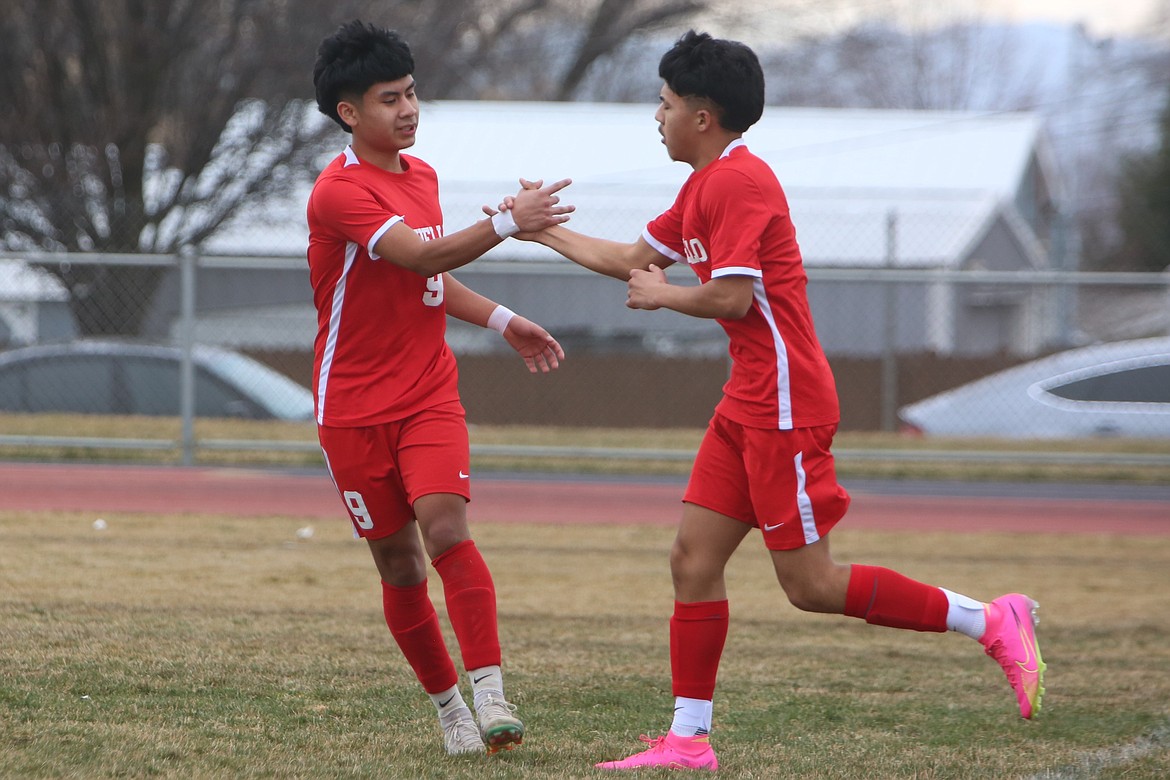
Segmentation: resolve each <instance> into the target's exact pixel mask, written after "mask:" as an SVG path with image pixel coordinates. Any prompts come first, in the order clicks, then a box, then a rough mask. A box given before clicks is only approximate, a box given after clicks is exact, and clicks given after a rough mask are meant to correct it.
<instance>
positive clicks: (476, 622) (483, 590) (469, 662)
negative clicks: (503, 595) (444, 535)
mask: <svg viewBox="0 0 1170 780" xmlns="http://www.w3.org/2000/svg"><path fill="white" fill-rule="evenodd" d="M431 565H433V566H434V567H435V571H437V572H438V573H439V576H440V577H441V578H442V580H443V596H444V598H445V599H446V603H447V615H448V617H449V618H450V619H451V627H452V628H453V629H454V630H455V638H456V639H458V640H459V650H460V653H461V654H462V656H463V668H465V669H478V668H480V667H481V666H499V665H500V635H499V629H498V628H497V625H496V588H495V585H494V584H493V582H492V575H491V572H490V571H488V567H487V563H485V562H484V560H483V556H481V555H480V554H479V550H478V549H477V548H476V546H475V542H474V541H472V540H471V539H466V540H464V541H462V542H460V543H459V544H456V545H455V546H453V547H451V548H450V549H448V550H446V551H445V552H443V553H442V554H440V555H439V556H438V557H436V558H435V559H434V560H433V561H431Z"/></svg>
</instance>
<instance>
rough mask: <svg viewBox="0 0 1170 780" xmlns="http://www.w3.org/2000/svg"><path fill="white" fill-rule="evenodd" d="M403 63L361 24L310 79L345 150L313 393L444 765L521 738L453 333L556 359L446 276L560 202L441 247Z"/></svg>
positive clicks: (445, 238)
mask: <svg viewBox="0 0 1170 780" xmlns="http://www.w3.org/2000/svg"><path fill="white" fill-rule="evenodd" d="M413 71H414V61H413V58H412V56H411V52H410V49H409V47H408V45H407V44H406V42H405V41H403V40H402V38H401V37H399V36H398V34H397V33H395V32H393V31H389V30H385V29H381V28H378V27H376V26H373V25H370V24H367V23H363V22H360V21H354V22H350V23H348V24H345V25H343V26H342V27H340V28H339V29H338V30H337V31H336V32H335V33H334V34H332V35H330V36H329V37H327V38H326V39H325V40H324V41H323V42H322V43H321V45H320V48H319V50H318V56H317V62H316V65H315V67H314V70H313V83H314V85H315V87H316V95H317V107H318V108H319V109H320V111H321V112H322V113H324V114H325V115H326V116H328V117H330V118H331V119H333V120H334V121H335V122H337V123H338V125H340V126H341V128H342V129H343V130H344V131H345V132H347V133H350V134H351V135H352V141H351V143H350V144H349V146H347V147H346V149H345V150H344V151H343V152H342V153H341V154H340V155H339V156H338V157H337V158H336V159H335V160H333V162H331V163H330V164H329V165H328V166H327V167H326V168H325V170H324V171H323V172H322V173H321V175H320V176H319V177H318V179H317V182H316V184H315V185H314V187H313V192H312V194H311V195H310V197H309V203H308V214H307V216H308V223H309V249H308V261H309V272H310V279H311V281H312V286H313V301H314V303H315V304H316V308H317V324H318V330H317V337H316V341H315V343H314V350H313V351H314V365H313V389H314V391H315V394H316V417H317V425H318V434H319V437H320V441H321V448H322V451H323V452H324V454H325V461H326V466H327V467H328V469H329V473H330V476H331V477H332V479H333V482H334V484H335V485H336V487H337V490H338V492H339V493H340V494H341V497H342V500H343V501H344V502H345V506H346V508H347V510H348V511H349V515H350V518H351V520H352V521H353V526H354V530H355V532H356V533H357V535H358V536H360V537H363V538H364V539H365V540H366V541H367V543H368V544H369V548H370V551H371V552H372V553H373V557H374V562H375V564H376V566H377V570H378V573H379V574H380V575H381V579H382V602H383V611H384V614H385V617H386V623H387V625H388V626H389V629H390V633H391V635H392V636H393V637H394V640H395V641H396V642H397V644H398V646H399V647H400V648H401V650H402V652H403V654H404V655H405V656H406V659H407V661H408V662H409V663H410V666H411V667H412V669H413V670H414V672H415V674H416V675H417V677H418V679H419V682H420V683H421V684H422V686H423V688H424V690H425V691H426V692H427V694H428V695H429V696H430V697H431V700H432V701H433V702H434V704H435V707H436V709H437V710H438V717H439V722H440V725H441V727H442V729H443V735H444V745H445V747H446V749H447V751H448V752H449V753H451V754H459V753H474V752H479V753H482V752H484V751H485V749H486V750H487V751H489V752H495V751H496V750H498V749H501V748H511V747H512V746H513V745H514V744H517V743H519V742H520V741H521V739H522V738H523V736H524V725H523V723H522V722H521V721H520V720H519V718H517V717H516V715H515V709H516V708H515V706H513V705H512V704H510V703H509V702H508V701H507V699H505V698H504V683H503V677H502V674H501V671H500V661H501V652H500V642H499V636H498V629H497V622H496V600H495V598H496V597H495V589H494V585H493V581H492V576H491V574H490V572H489V570H488V567H487V565H486V564H485V562H484V560H483V558H482V556H481V555H480V553H479V551H478V550H477V549H476V546H475V542H474V541H473V540H472V539H471V535H470V532H469V531H468V527H467V514H466V503H467V501H469V500H470V497H471V493H470V488H469V474H470V456H469V444H468V436H467V425H466V422H465V419H464V410H463V406H462V404H461V403H460V400H459V392H458V388H457V381H456V379H457V375H456V366H455V358H454V357H453V355H452V354H451V350H450V349H448V347H447V344H446V341H445V338H444V334H445V328H446V317H447V315H448V314H449V315H451V316H453V317H456V318H458V319H460V320H463V321H465V322H470V323H474V324H476V325H480V326H484V327H490V328H494V329H495V330H497V331H499V332H500V333H501V334H502V335H503V337H504V339H505V340H506V341H507V342H508V343H509V344H510V345H511V346H512V347H513V348H514V349H515V350H516V351H517V352H519V353H520V355H521V356H522V357H523V359H524V361H525V363H526V364H527V365H528V369H529V370H530V371H531V372H533V373H536V372H537V371H543V372H547V371H549V370H551V369H555V368H556V367H557V366H558V363H559V360H560V359H562V358H563V357H564V352H563V351H562V350H561V347H560V345H559V344H558V343H557V342H556V340H555V339H553V338H552V336H550V335H549V334H548V332H547V331H546V330H545V329H544V328H542V327H540V326H539V325H537V324H536V323H534V322H530V321H529V320H527V319H525V318H524V317H521V316H517V315H514V314H513V313H512V312H511V311H509V310H508V309H507V308H505V307H503V306H499V305H497V304H496V303H494V302H493V301H490V300H488V299H487V298H485V297H483V296H481V295H478V294H477V293H475V292H472V291H471V290H470V289H468V288H467V287H465V286H463V285H462V284H460V283H459V282H457V281H456V280H455V279H454V278H452V277H451V276H450V275H449V274H448V273H447V272H448V271H451V270H452V269H454V268H458V267H460V266H462V265H465V264H467V263H469V262H471V261H473V260H475V259H476V258H477V257H479V256H480V255H482V254H483V253H484V252H485V251H487V250H488V249H490V248H491V247H493V246H495V245H496V244H498V243H500V242H501V241H502V240H504V238H506V237H507V236H509V235H511V234H513V233H515V232H516V231H517V230H541V229H543V228H547V227H550V226H553V225H557V224H559V223H562V222H564V221H565V220H567V219H568V214H569V212H571V211H572V210H573V207H572V206H568V205H560V204H559V202H558V196H557V195H556V193H557V192H558V191H559V190H560V189H562V188H563V187H565V186H566V185H567V184H568V183H569V182H568V180H563V181H560V182H557V183H556V184H553V185H550V186H548V187H544V188H539V187H536V188H532V189H529V190H526V191H522V192H519V193H517V195H516V197H515V208H513V209H512V210H511V212H510V214H499V215H496V216H494V217H492V218H490V219H484V220H480V221H479V222H478V223H476V224H474V225H472V226H471V227H469V228H466V229H465V230H460V231H458V232H455V233H451V234H449V235H448V234H444V231H443V214H442V212H441V211H440V209H439V195H438V183H437V180H436V176H435V171H434V170H433V169H432V168H431V167H430V166H429V165H427V164H426V163H425V162H423V161H422V160H420V159H418V158H415V157H411V156H408V155H406V154H404V153H403V150H405V149H407V148H409V147H410V146H411V145H413V144H414V140H415V133H416V131H417V130H418V123H419V104H418V96H417V94H416V93H415V82H414V76H413V75H412V74H413ZM428 559H429V560H430V563H431V565H433V566H434V567H435V570H436V571H437V572H438V574H439V577H440V578H441V580H442V583H443V595H444V598H445V601H446V605H447V612H448V615H449V616H450V619H451V624H452V627H453V629H454V632H455V636H456V638H457V640H458V643H459V649H460V652H461V655H462V661H463V666H464V668H465V669H466V671H467V675H468V678H469V681H470V683H471V686H472V690H473V692H474V699H473V705H474V707H475V709H476V714H477V718H478V723H477V719H476V718H473V717H472V715H471V711H470V709H469V708H468V707H467V705H466V704H465V702H464V699H463V697H462V695H461V693H460V689H459V684H458V683H459V678H458V675H457V673H456V671H455V666H454V663H453V661H452V659H451V656H450V655H449V653H448V651H447V648H446V646H445V645H444V642H443V637H442V634H441V632H440V627H439V620H438V616H437V614H436V612H435V609H434V606H433V604H432V603H431V600H430V598H429V596H428V595H427V568H426V564H427V560H428Z"/></svg>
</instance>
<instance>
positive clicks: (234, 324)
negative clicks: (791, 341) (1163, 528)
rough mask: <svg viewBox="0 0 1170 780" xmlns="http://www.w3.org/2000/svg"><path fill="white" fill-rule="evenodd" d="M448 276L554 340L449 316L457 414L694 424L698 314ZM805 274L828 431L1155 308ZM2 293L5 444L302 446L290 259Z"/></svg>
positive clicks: (307, 373) (301, 273) (162, 267)
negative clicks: (554, 343) (825, 379)
mask: <svg viewBox="0 0 1170 780" xmlns="http://www.w3.org/2000/svg"><path fill="white" fill-rule="evenodd" d="M679 270H681V273H682V274H686V273H688V272H687V271H686V269H679ZM672 272H673V271H672ZM460 278H461V279H462V280H463V281H464V282H465V283H467V284H468V285H469V286H471V287H472V288H473V289H479V290H481V291H483V292H485V293H486V294H488V295H489V296H491V297H494V298H496V299H498V300H501V301H503V302H505V303H507V304H508V305H509V306H511V307H512V308H515V309H517V310H519V311H522V312H525V313H526V314H529V315H531V316H532V318H533V319H537V320H538V321H540V322H542V324H544V325H545V326H546V327H548V328H549V330H550V331H552V332H553V333H554V335H556V336H558V338H559V339H560V340H561V341H562V343H563V344H564V346H565V348H566V351H567V353H568V358H567V360H566V361H565V362H564V364H563V365H562V368H561V369H560V370H559V371H557V372H555V373H553V374H550V375H537V376H532V375H530V374H528V373H527V371H525V370H524V367H523V364H522V363H521V361H520V360H519V358H517V357H516V356H515V355H514V354H512V353H511V352H510V350H509V349H508V348H507V345H506V344H505V343H504V342H503V340H502V339H500V338H499V337H498V335H497V334H495V333H494V332H491V331H486V330H481V329H477V328H472V327H469V326H466V325H465V324H463V323H459V322H455V321H452V322H451V326H450V328H449V340H450V343H451V344H452V348H453V349H454V351H455V352H456V354H457V355H458V358H459V364H460V382H461V390H462V395H463V398H464V403H465V405H466V407H467V410H468V419H469V422H470V423H472V424H480V425H500V426H514V425H535V426H571V427H605V428H638V429H641V428H696V429H697V428H701V427H702V426H704V425H705V423H706V420H707V418H708V417H709V415H710V412H711V409H712V408H713V407H714V405H715V403H716V402H717V401H718V399H719V397H720V393H721V387H722V384H723V382H724V381H725V379H726V376H727V369H728V362H727V357H726V344H725V339H724V336H723V334H722V332H721V331H720V329H719V328H718V327H717V326H716V325H715V324H714V323H712V322H703V321H695V320H688V318H683V317H681V315H674V314H673V313H670V312H630V311H628V310H626V309H625V308H624V294H623V290H622V289H621V287H620V284H618V283H616V282H615V281H614V280H610V279H606V278H603V277H598V276H595V275H592V274H589V273H587V272H585V271H583V270H581V269H579V268H577V267H576V266H574V265H572V264H570V263H567V262H564V261H561V262H545V261H539V260H531V261H525V262H500V261H491V260H488V261H481V262H480V263H478V264H474V265H473V266H469V267H468V268H467V269H464V271H462V272H460ZM675 278H678V279H681V277H675ZM809 278H810V281H809V292H810V299H811V301H812V305H813V311H814V318H815V319H816V321H817V326H818V330H819V331H822V339H823V340H824V342H825V344H826V349H827V351H828V353H829V357H830V362H831V363H832V365H833V369H834V373H835V375H836V378H837V384H838V392H839V395H840V398H841V405H842V431H882V430H886V431H890V430H894V429H896V428H898V427H899V426H902V425H905V424H906V420H905V419H903V418H902V412H903V410H904V409H905V408H906V406H907V405H908V404H911V403H913V402H916V401H919V400H921V399H924V398H926V397H928V396H933V395H935V394H937V393H940V392H941V391H944V390H947V389H948V388H953V387H956V386H958V385H962V384H964V383H967V382H969V381H972V380H976V379H978V378H980V377H984V376H987V375H989V374H992V373H994V372H996V371H997V370H1000V369H1004V368H1007V367H1009V366H1013V365H1016V364H1020V363H1023V362H1025V361H1029V360H1032V359H1035V358H1038V357H1041V356H1043V355H1045V354H1048V353H1052V352H1057V351H1060V350H1062V349H1066V348H1069V347H1073V346H1075V345H1077V344H1080V343H1083V342H1085V341H1113V340H1122V339H1127V338H1131V337H1138V336H1148V335H1154V334H1159V333H1162V334H1165V333H1166V332H1167V327H1168V325H1170V315H1168V312H1170V297H1168V292H1167V291H1168V280H1167V277H1166V275H1163V274H1085V273H1064V272H1027V271H985V270H962V271H960V270H922V269H917V270H916V269H905V268H875V269H865V270H862V269H844V268H816V267H814V268H810V269H809ZM0 291H2V294H0V342H3V347H4V351H3V352H0V444H5V445H8V446H20V445H27V446H29V447H37V446H46V445H49V444H53V445H56V446H59V447H66V448H99V449H102V450H105V451H107V452H111V451H117V450H119V449H126V450H143V449H156V450H160V451H161V450H169V451H179V452H181V453H182V456H183V460H185V461H187V462H192V461H194V460H195V459H196V458H197V456H198V454H199V452H201V451H207V450H215V449H220V450H223V449H230V450H237V451H240V452H247V451H259V452H275V451H282V450H296V451H302V452H315V450H316V444H315V438H316V437H315V429H314V427H313V422H312V407H313V397H312V393H311V391H310V383H311V376H312V364H313V356H312V344H313V338H314V334H315V332H316V314H315V312H314V310H313V307H312V303H311V291H310V286H309V281H308V271H307V266H306V264H305V261H304V260H303V259H300V258H275V257H223V256H219V257H201V256H198V255H195V254H186V255H181V256H147V255H64V256H48V255H40V256H38V255H29V254H25V255H22V256H21V257H19V258H17V257H12V256H9V257H8V258H6V259H2V260H0ZM531 309H536V312H535V313H533V312H532V311H530V310H531ZM578 309H580V310H583V311H586V312H588V317H587V318H586V319H584V320H582V319H580V318H578V317H577V316H576V315H575V314H574V312H575V311H576V310H578ZM558 310H560V312H561V315H562V316H560V317H558V314H557V312H558ZM584 322H588V323H591V324H592V327H585V326H583V323H584ZM684 324H685V327H684ZM1038 334H1039V335H1038ZM1167 362H1170V361H1167V360H1165V359H1163V361H1162V363H1163V364H1165V363H1167ZM1166 370H1170V369H1166ZM1065 373H1068V371H1067V370H1066V371H1065ZM1159 376H1161V375H1159ZM1154 382H1155V385H1158V379H1157V378H1155V379H1154ZM1033 384H1034V383H1033ZM1002 392H1003V397H1002V398H1000V399H995V401H994V403H993V406H992V408H991V411H990V412H980V414H987V416H989V417H999V418H1004V419H1009V420H1010V419H1011V416H1012V415H1022V416H1023V417H1022V419H1025V418H1027V417H1029V416H1032V415H1033V412H1032V411H1030V410H1029V407H1028V406H1027V401H1028V399H1027V394H1028V393H1029V392H1034V391H1033V390H1029V389H1028V388H1027V387H1025V388H1023V389H1010V388H1009V389H1005V390H1003V391H1002ZM1151 392H1152V393H1153V394H1154V396H1157V394H1158V393H1159V392H1160V393H1161V397H1151V398H1148V399H1146V402H1147V404H1148V406H1147V408H1148V409H1154V408H1155V407H1158V408H1160V409H1161V410H1162V412H1161V414H1162V416H1163V417H1164V416H1165V415H1166V414H1167V411H1166V410H1167V409H1170V398H1167V397H1165V396H1166V393H1167V392H1170V381H1167V382H1165V383H1162V384H1161V385H1160V386H1158V387H1155V389H1154V390H1152V391H1151ZM1149 402H1153V403H1149ZM1159 405H1160V406H1159ZM1149 419H1150V420H1151V421H1152V420H1153V419H1154V417H1153V416H1151V417H1150V418H1149ZM1152 424H1153V423H1151V425H1152ZM1021 430H1023V429H1022V428H1021ZM976 432H977V431H976ZM1101 432H1109V431H1101ZM1149 432H1150V435H1165V433H1164V432H1160V431H1159V430H1158V429H1157V428H1156V427H1151V428H1150V429H1149ZM1057 435H1059V433H1058V434H1057ZM1070 435H1078V434H1076V433H1072V434H1070Z"/></svg>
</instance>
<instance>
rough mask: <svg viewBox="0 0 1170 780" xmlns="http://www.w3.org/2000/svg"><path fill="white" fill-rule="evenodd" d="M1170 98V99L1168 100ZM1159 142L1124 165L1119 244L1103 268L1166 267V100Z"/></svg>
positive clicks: (1169, 261)
mask: <svg viewBox="0 0 1170 780" xmlns="http://www.w3.org/2000/svg"><path fill="white" fill-rule="evenodd" d="M1168 97H1170V96H1168ZM1159 126H1160V128H1161V135H1162V138H1161V142H1160V144H1159V146H1158V148H1157V149H1156V150H1154V151H1153V152H1151V153H1149V154H1146V155H1140V156H1136V157H1132V158H1130V159H1129V160H1127V161H1126V163H1125V165H1124V167H1123V170H1122V173H1121V177H1120V179H1119V184H1118V203H1119V214H1118V220H1117V222H1118V227H1119V228H1120V230H1121V243H1120V245H1119V247H1118V249H1117V250H1116V251H1115V252H1113V253H1112V254H1111V256H1110V257H1109V259H1108V263H1107V266H1108V268H1109V269H1110V270H1117V271H1162V270H1165V269H1166V268H1168V267H1170V99H1168V100H1167V102H1166V107H1165V108H1164V109H1163V110H1162V118H1161V120H1160V123H1159Z"/></svg>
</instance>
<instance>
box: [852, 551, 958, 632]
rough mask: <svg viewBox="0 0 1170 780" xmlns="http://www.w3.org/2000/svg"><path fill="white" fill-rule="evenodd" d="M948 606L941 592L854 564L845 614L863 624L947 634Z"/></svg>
mask: <svg viewBox="0 0 1170 780" xmlns="http://www.w3.org/2000/svg"><path fill="white" fill-rule="evenodd" d="M949 607H950V605H949V604H948V602H947V595H946V594H945V593H943V591H942V589H941V588H936V587H935V586H933V585H926V584H924V583H921V582H918V581H917V580H912V579H910V578H909V577H906V576H903V575H901V574H899V573H898V572H896V571H891V570H890V569H884V568H882V567H881V566H862V565H860V564H856V563H855V564H853V567H852V570H851V572H850V574H849V590H848V592H847V593H846V595H845V614H846V615H849V616H850V617H856V618H864V619H865V622H866V623H872V624H874V625H878V626H889V627H891V628H909V629H913V630H915V631H939V632H942V631H946V630H947V610H948V609H949Z"/></svg>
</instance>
